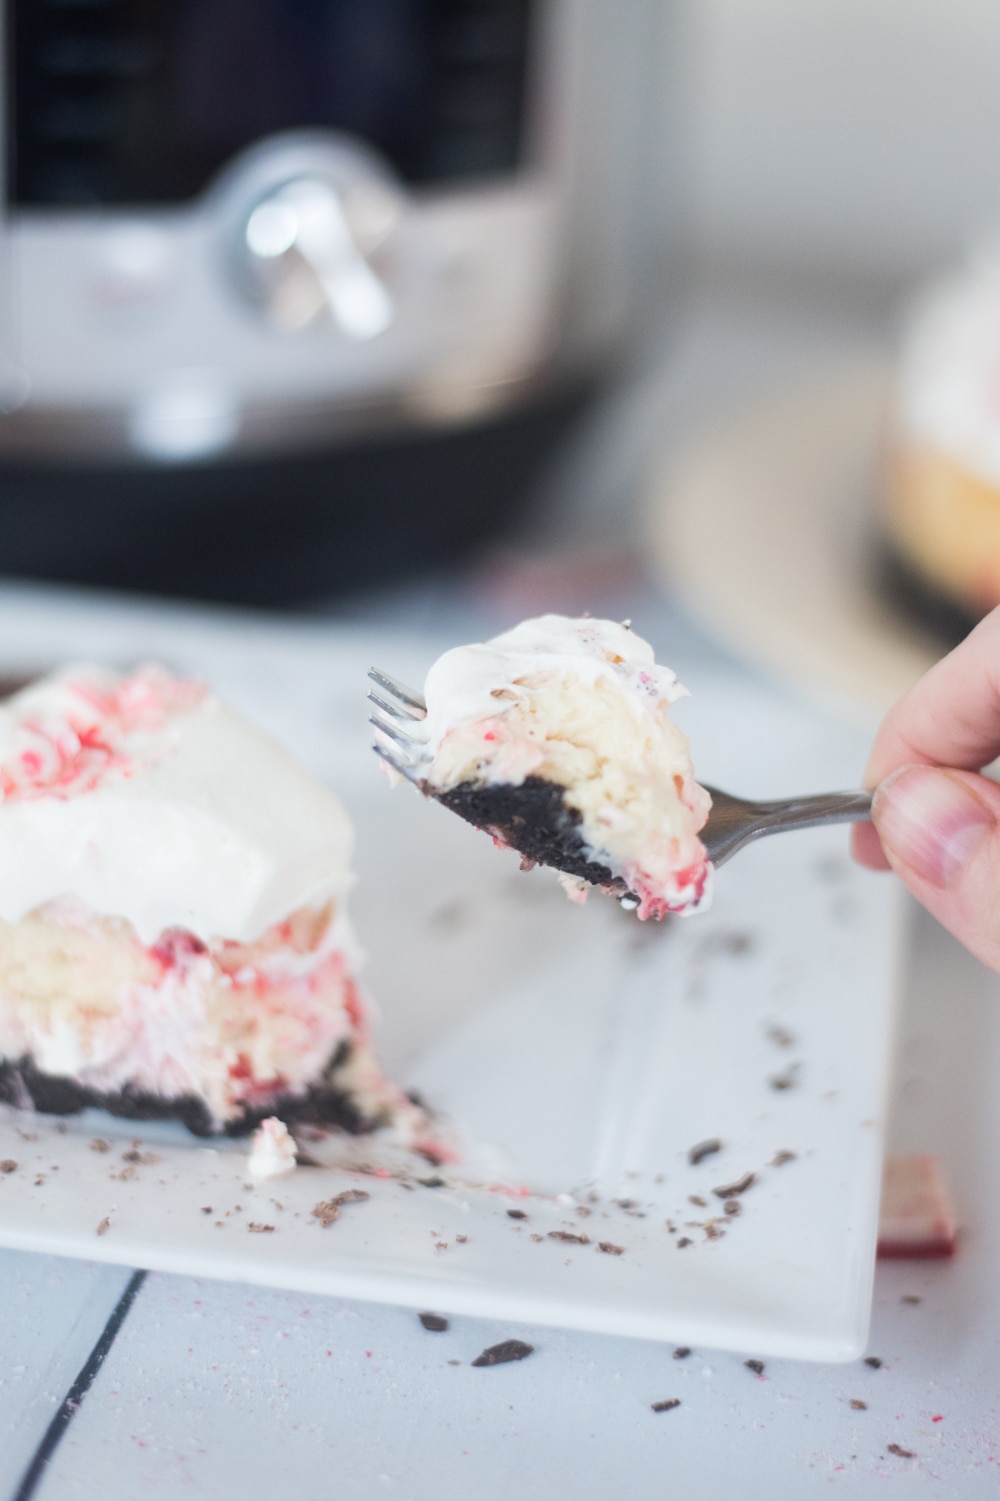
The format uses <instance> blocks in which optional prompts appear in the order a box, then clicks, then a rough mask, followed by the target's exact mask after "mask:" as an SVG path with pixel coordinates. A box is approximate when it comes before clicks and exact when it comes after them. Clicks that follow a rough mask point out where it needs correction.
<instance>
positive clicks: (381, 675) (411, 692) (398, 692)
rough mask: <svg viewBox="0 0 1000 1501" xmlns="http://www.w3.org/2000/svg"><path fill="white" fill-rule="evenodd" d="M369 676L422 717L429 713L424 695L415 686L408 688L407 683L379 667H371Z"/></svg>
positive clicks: (390, 694) (392, 696) (391, 695)
mask: <svg viewBox="0 0 1000 1501" xmlns="http://www.w3.org/2000/svg"><path fill="white" fill-rule="evenodd" d="M368 676H369V677H370V678H371V680H372V682H373V683H377V684H378V686H379V687H380V688H382V689H384V690H385V692H386V693H388V694H389V696H390V697H391V698H395V699H398V700H399V702H400V703H401V704H405V705H406V707H407V708H408V709H413V710H415V711H416V713H417V715H418V716H419V717H420V718H421V719H422V718H423V717H424V715H425V714H426V713H427V704H426V703H425V702H424V698H423V695H422V694H420V693H418V692H417V691H416V689H415V688H407V686H406V684H405V683H400V682H397V681H396V679H395V678H391V677H390V676H389V674H388V673H387V672H380V671H379V669H378V668H377V667H369V669H368Z"/></svg>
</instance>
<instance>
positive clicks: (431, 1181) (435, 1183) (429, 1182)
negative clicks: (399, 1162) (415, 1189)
mask: <svg viewBox="0 0 1000 1501" xmlns="http://www.w3.org/2000/svg"><path fill="white" fill-rule="evenodd" d="M417 1182H418V1183H419V1184H420V1186H421V1188H444V1186H445V1183H444V1179H443V1178H438V1177H434V1178H418V1179H417Z"/></svg>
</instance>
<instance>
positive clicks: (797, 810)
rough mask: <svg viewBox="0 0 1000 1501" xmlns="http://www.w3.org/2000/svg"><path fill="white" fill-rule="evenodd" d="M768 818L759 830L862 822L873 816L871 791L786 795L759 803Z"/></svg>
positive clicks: (767, 832)
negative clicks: (804, 795)
mask: <svg viewBox="0 0 1000 1501" xmlns="http://www.w3.org/2000/svg"><path fill="white" fill-rule="evenodd" d="M758 806H759V808H760V812H761V814H762V815H763V816H764V817H765V818H766V819H767V823H766V825H765V827H763V828H762V829H761V830H760V832H761V833H762V834H769V833H771V832H773V831H776V830H778V829H813V828H817V827H818V826H819V825H821V824H827V823H864V822H865V821H866V820H867V819H869V818H871V815H872V795H871V793H870V792H864V791H859V792H819V793H814V794H813V795H812V796H811V797H786V798H782V799H780V801H778V802H774V803H760V804H758Z"/></svg>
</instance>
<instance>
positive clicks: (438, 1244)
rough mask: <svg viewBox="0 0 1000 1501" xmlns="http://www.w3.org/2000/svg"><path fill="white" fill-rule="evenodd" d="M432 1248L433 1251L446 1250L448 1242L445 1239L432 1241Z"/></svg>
mask: <svg viewBox="0 0 1000 1501" xmlns="http://www.w3.org/2000/svg"><path fill="white" fill-rule="evenodd" d="M434 1249H435V1251H447V1249H448V1242H447V1241H446V1240H436V1241H435V1242H434Z"/></svg>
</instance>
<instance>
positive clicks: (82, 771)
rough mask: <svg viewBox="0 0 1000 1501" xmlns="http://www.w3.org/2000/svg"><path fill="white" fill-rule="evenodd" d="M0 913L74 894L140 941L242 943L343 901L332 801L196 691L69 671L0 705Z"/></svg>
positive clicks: (17, 914) (154, 677) (171, 683)
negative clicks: (169, 931)
mask: <svg viewBox="0 0 1000 1501" xmlns="http://www.w3.org/2000/svg"><path fill="white" fill-rule="evenodd" d="M0 792H2V794H3V797H2V801H0V918H2V919H3V920H5V921H7V922H16V921H18V920H19V919H20V918H21V917H23V916H24V915H25V913H27V912H30V911H31V910H32V909H33V908H35V907H37V906H39V905H41V904H42V903H45V902H49V901H52V900H59V899H65V898H70V899H75V900H77V901H79V902H80V903H81V904H82V905H83V906H84V907H85V908H87V909H89V910H90V911H93V912H97V913H110V914H114V915H115V916H119V917H124V918H127V919H128V920H129V921H130V922H131V923H132V924H133V925H134V927H135V928H136V930H137V932H138V933H139V936H140V937H141V938H142V940H143V941H144V942H146V943H152V942H153V941H155V939H156V938H157V937H158V936H159V934H160V933H161V932H163V930H164V929H166V928H171V927H182V928H185V929H187V930H188V931H189V932H191V933H194V934H195V935H196V936H197V937H199V938H201V939H203V940H205V941H208V940H210V939H212V938H215V937H226V938H231V939H236V940H238V941H240V942H252V941H253V940H254V939H255V938H257V937H258V936H259V935H260V934H261V933H262V932H263V931H264V930H265V929H266V928H268V927H270V926H271V924H272V923H275V922H279V921H281V920H282V919H284V918H285V917H287V916H288V915H289V913H291V912H293V911H294V910H296V909H298V908H300V907H303V906H310V905H313V906H319V905H322V904H323V903H324V902H326V901H327V900H328V899H330V898H331V897H332V898H335V899H336V898H339V897H342V896H343V895H344V893H345V892H346V890H347V887H348V885H349V879H350V878H349V863H350V857H351V852H352V834H351V828H350V824H349V821H348V819H347V816H346V814H345V813H344V811H343V809H342V807H341V805H340V803H339V801H338V800H337V799H336V798H335V797H334V796H333V794H332V793H330V792H328V791H327V790H326V789H325V788H323V787H321V786H320V785H319V784H318V783H316V782H315V781H314V780H313V778H312V777H310V776H309V775H308V774H307V773H306V772H305V771H304V770H303V769H302V768H301V767H300V766H298V764H297V763H296V762H295V760H294V759H293V757H292V756H291V755H290V754H289V753H288V752H287V751H286V750H284V749H283V748H282V747H281V746H279V745H278V744H277V743H276V742H274V741H273V740H271V739H270V738H269V737H268V736H267V735H265V734H263V733H262V732H261V731H259V730H257V729H255V728H254V727H253V726H251V725H250V724H248V723H247V722H246V721H245V720H243V719H242V718H240V716H239V715H238V714H236V713H234V712H233V711H232V710H231V709H228V708H226V707H225V706H224V705H223V704H221V703H220V702H219V701H218V700H217V699H216V698H214V697H213V696H212V695H211V694H209V693H207V692H205V691H203V690H201V689H199V688H198V687H197V685H193V684H187V683H183V682H179V681H178V680H176V679H172V678H170V677H169V676H168V675H167V674H165V673H162V672H158V671H157V670H156V669H145V670H143V671H142V672H139V673H136V674H133V675H131V676H129V677H125V678H121V677H118V676H116V675H115V674H113V673H110V672H108V671H106V670H104V669H101V668H97V667H90V666H80V667H70V668H67V669H65V670H63V671H61V672H59V673H56V674H54V675H53V676H52V677H48V678H45V679H43V680H42V681H41V682H39V683H37V684H35V685H33V686H32V687H30V688H28V689H26V690H24V691H23V692H21V693H19V694H16V695H15V696H14V697H13V698H11V699H9V700H8V701H7V702H6V703H5V704H3V705H2V706H0Z"/></svg>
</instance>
